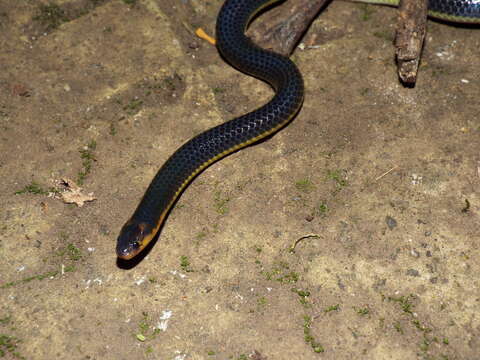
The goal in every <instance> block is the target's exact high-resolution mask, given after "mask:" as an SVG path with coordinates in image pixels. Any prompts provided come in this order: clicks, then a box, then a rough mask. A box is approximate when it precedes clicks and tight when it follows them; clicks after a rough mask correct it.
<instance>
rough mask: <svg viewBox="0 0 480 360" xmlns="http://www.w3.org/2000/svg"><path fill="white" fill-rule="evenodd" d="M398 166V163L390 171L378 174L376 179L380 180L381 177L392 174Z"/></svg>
mask: <svg viewBox="0 0 480 360" xmlns="http://www.w3.org/2000/svg"><path fill="white" fill-rule="evenodd" d="M397 167H398V165H395V166H394V167H392V168H391V169H390V170H388V171H385V172H384V173H383V174H382V175H380V176H378V177H377V178H376V179H375V181H378V180H380V179H381V178H383V177H384V176H386V175H388V174H390V173H391V172H392V171H393V170H395V169H396V168H397Z"/></svg>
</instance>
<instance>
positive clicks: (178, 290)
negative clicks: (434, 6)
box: [0, 0, 480, 360]
mask: <svg viewBox="0 0 480 360" xmlns="http://www.w3.org/2000/svg"><path fill="white" fill-rule="evenodd" d="M221 3H222V1H220V0H215V1H209V2H207V1H200V0H195V1H177V0H175V1H174V0H168V1H166V0H138V1H133V0H128V1H126V0H124V1H121V0H103V1H102V0H96V1H94V0H76V1H71V0H63V1H61V0H57V1H55V2H53V3H46V2H43V1H39V0H17V1H1V2H0V48H1V53H0V68H1V72H0V95H1V97H0V127H1V140H0V177H1V185H0V186H1V188H0V190H1V191H0V203H1V208H0V219H1V222H0V259H1V260H0V356H2V355H3V357H5V358H6V359H15V358H25V359H116V360H119V359H175V360H182V359H185V360H187V359H234V360H237V359H240V360H241V359H248V358H251V359H256V360H261V359H269V360H272V359H279V360H282V359H307V360H310V359H399V360H400V359H402V360H403V359H450V360H451V359H470V360H474V359H479V354H480V290H479V277H478V274H479V273H480V253H479V248H480V245H479V243H480V194H479V190H478V189H479V185H480V174H479V171H480V170H479V167H480V154H479V141H480V120H479V119H480V105H479V99H480V98H479V94H480V56H479V49H480V32H479V31H480V29H478V28H459V27H454V26H450V25H447V24H440V23H435V22H429V24H428V26H429V27H428V35H427V42H426V46H425V49H424V55H423V61H422V65H421V68H420V76H419V80H418V83H417V86H416V87H415V88H414V89H406V88H403V87H402V86H401V85H400V84H399V83H398V80H397V76H396V71H395V64H394V59H393V51H394V49H393V46H392V38H393V33H394V23H395V16H396V12H395V9H392V8H385V7H378V6H363V5H356V4H351V3H341V2H334V3H332V4H331V5H330V6H329V7H328V9H327V10H326V11H324V12H323V13H322V14H321V16H320V17H319V18H318V19H317V20H316V22H315V23H314V24H313V26H312V28H311V29H310V31H309V33H308V35H307V36H306V37H305V39H304V44H305V48H304V50H301V49H297V50H296V52H295V54H294V56H293V60H294V61H295V62H296V63H297V64H298V66H299V68H300V70H301V71H302V73H303V74H304V78H305V85H306V98H305V103H304V106H303V109H302V111H301V113H300V114H299V116H298V117H297V118H296V119H295V120H294V121H293V122H292V123H291V124H290V125H289V126H288V127H287V128H285V129H284V130H282V131H281V132H280V133H279V134H277V135H276V136H274V137H272V138H271V139H269V140H267V141H265V142H263V143H261V144H259V145H256V146H252V147H249V148H247V149H244V150H242V151H239V152H237V153H235V154H234V155H232V156H230V157H228V158H226V159H224V160H222V161H220V162H218V163H216V164H214V165H213V166H211V167H210V168H209V169H207V170H206V171H205V172H204V173H202V174H201V175H200V176H199V177H197V178H196V179H195V181H194V182H193V183H192V184H191V186H190V187H188V189H187V190H186V191H185V192H184V194H183V195H182V197H181V198H180V200H179V201H178V203H177V205H176V207H175V208H174V209H173V211H172V212H171V214H170V216H169V217H168V220H167V222H166V224H165V226H164V227H163V229H162V232H161V235H160V237H159V240H158V241H157V243H156V244H155V246H154V247H153V248H152V249H151V251H150V253H149V254H148V256H147V257H145V258H144V259H143V260H142V261H141V262H139V263H138V264H137V265H136V266H134V267H132V266H125V264H121V263H118V262H117V259H116V256H115V251H114V248H115V242H116V237H117V235H118V232H119V230H120V228H121V226H122V225H123V223H124V222H125V221H126V220H127V219H128V217H129V216H130V215H131V213H132V212H133V210H134V209H135V207H136V205H137V204H138V201H139V199H140V197H141V196H142V195H143V192H144V190H145V188H146V186H147V185H148V183H149V182H150V180H151V179H152V177H153V175H154V174H155V172H156V171H157V170H158V168H159V167H160V165H161V164H162V163H163V162H164V161H165V160H166V159H167V158H168V156H169V155H170V154H171V153H172V152H173V151H174V150H175V149H176V148H177V147H178V146H180V145H181V144H182V143H184V142H185V141H186V140H188V139H189V138H191V137H192V136H193V135H195V134H198V133H199V132H201V131H203V130H205V129H207V128H209V127H211V126H213V125H215V124H219V123H221V122H223V121H226V120H228V119H230V118H232V117H234V116H237V115H240V114H243V113H245V112H247V111H249V110H252V109H254V108H255V107H257V106H259V105H261V104H263V103H265V102H266V101H268V99H269V97H270V96H271V94H272V92H271V90H270V88H269V87H268V86H267V85H265V84H263V83H261V82H259V81H257V80H255V79H252V78H250V77H248V76H244V75H243V74H241V73H239V72H237V71H236V70H234V69H232V68H231V67H230V66H229V65H227V64H226V63H225V62H224V61H223V60H222V59H221V58H220V57H219V56H218V54H217V51H216V49H215V48H214V47H213V46H212V45H210V44H209V43H207V42H206V41H204V40H201V39H198V38H197V37H196V36H195V35H194V33H193V31H194V29H195V28H197V27H202V28H204V29H205V30H206V31H207V32H208V33H210V34H212V35H213V32H214V23H215V18H216V14H217V12H218V9H219V7H220V6H221ZM52 4H54V5H56V6H53V5H52ZM42 5H44V6H43V7H42ZM45 5H48V7H45ZM268 15H269V14H268V13H267V14H265V16H262V17H260V19H259V20H258V21H257V23H260V22H262V20H263V19H268ZM254 26H255V25H254ZM382 175H383V176H382ZM62 178H68V179H71V180H73V181H75V182H76V183H77V184H78V185H80V186H81V187H82V188H83V189H82V191H83V192H84V194H89V193H93V196H94V197H95V198H96V200H95V201H92V202H86V203H85V204H84V205H83V206H82V207H78V206H77V205H75V204H66V203H64V202H63V201H62V199H60V193H58V192H59V191H60V192H61V191H63V189H62V187H61V185H60V184H59V181H60V179H62ZM16 192H19V193H18V194H16ZM52 192H53V193H52ZM292 246H294V252H290V251H289V249H290V248H291V247H292ZM255 350H256V352H254V351H255Z"/></svg>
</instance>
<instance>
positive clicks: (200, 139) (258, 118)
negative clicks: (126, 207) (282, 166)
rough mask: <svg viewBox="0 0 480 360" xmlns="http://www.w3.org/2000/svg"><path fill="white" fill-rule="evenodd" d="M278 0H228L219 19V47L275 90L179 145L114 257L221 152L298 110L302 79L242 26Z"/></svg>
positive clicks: (129, 252)
mask: <svg viewBox="0 0 480 360" xmlns="http://www.w3.org/2000/svg"><path fill="white" fill-rule="evenodd" d="M277 1H279V0H227V1H225V3H224V4H223V6H222V8H221V10H220V13H219V15H218V18H217V25H216V36H217V47H218V50H219V52H220V53H221V54H222V55H223V57H224V58H225V59H226V60H227V61H228V62H229V63H230V64H232V65H233V66H234V67H236V68H237V69H239V70H240V71H242V72H244V73H246V74H249V75H251V76H254V77H256V78H259V79H261V80H264V81H265V82H267V83H269V84H270V85H271V86H272V87H273V89H274V90H275V95H274V97H273V98H272V99H271V100H270V101H269V102H268V103H267V104H265V105H263V106H262V107H260V108H258V109H257V110H255V111H252V112H250V113H248V114H245V115H243V116H240V117H237V118H234V119H233V120H230V121H228V122H226V123H223V124H221V125H218V126H216V127H213V128H211V129H209V130H207V131H205V132H203V133H201V134H199V135H197V136H195V137H194V138H192V139H191V140H189V141H188V142H187V143H185V144H184V145H183V146H181V147H180V148H179V149H178V150H177V151H176V152H175V153H174V154H173V155H172V156H171V157H170V158H169V159H168V160H167V161H166V162H165V164H164V165H163V166H162V167H161V168H160V170H159V171H158V173H157V174H156V175H155V177H154V179H153V180H152V182H151V183H150V186H149V187H148V189H147V191H146V192H145V194H144V196H143V198H142V200H141V201H140V204H139V205H138V207H137V209H136V210H135V212H134V214H133V215H132V217H131V218H130V219H129V220H128V221H127V222H126V223H125V225H124V226H123V228H122V230H121V231H120V235H119V236H118V239H117V249H116V250H117V256H118V257H119V258H121V259H126V260H129V259H131V258H133V257H134V256H136V255H137V254H139V253H140V252H141V251H142V250H143V249H144V248H145V247H146V246H147V244H149V243H150V241H151V240H152V239H153V238H154V237H155V235H156V234H157V232H158V230H159V229H160V226H161V224H162V223H163V221H164V220H165V217H166V216H167V214H168V211H169V210H170V208H171V207H172V205H173V204H174V203H175V200H176V199H177V198H178V196H179V195H180V194H181V192H182V191H183V190H184V189H185V187H186V186H187V185H188V184H189V183H190V181H191V180H192V179H193V178H194V177H195V176H196V175H197V174H198V173H200V172H201V171H202V170H204V169H205V168H206V167H207V166H209V165H210V164H212V163H213V162H215V161H217V160H219V159H221V158H223V157H224V156H226V155H228V154H230V153H232V152H234V151H236V150H238V149H241V148H243V147H245V146H247V145H250V144H253V143H255V142H257V141H258V140H260V139H263V138H265V137H266V136H268V135H270V134H273V133H274V132H276V131H278V130H279V129H280V128H282V127H283V126H285V125H286V124H287V123H288V122H289V121H290V120H291V119H292V118H293V117H294V116H295V115H296V114H297V112H298V111H299V110H300V108H301V106H302V102H303V93H304V86H303V79H302V76H301V74H300V71H299V70H298V68H297V67H296V65H295V64H294V63H293V62H292V61H291V60H290V59H288V58H286V57H284V56H282V55H279V54H276V53H274V52H271V51H267V50H264V49H261V48H260V47H258V46H256V45H255V44H254V43H253V42H252V41H251V40H250V39H249V38H248V37H247V36H246V35H245V30H246V28H247V26H248V24H249V22H250V20H251V19H252V17H253V16H255V14H257V13H258V12H259V11H260V10H261V9H263V8H264V7H266V6H268V5H270V4H272V3H275V2H277Z"/></svg>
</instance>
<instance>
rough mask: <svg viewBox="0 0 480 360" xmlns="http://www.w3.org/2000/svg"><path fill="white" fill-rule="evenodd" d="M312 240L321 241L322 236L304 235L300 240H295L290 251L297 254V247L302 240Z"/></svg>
mask: <svg viewBox="0 0 480 360" xmlns="http://www.w3.org/2000/svg"><path fill="white" fill-rule="evenodd" d="M310 238H316V239H319V238H320V235H317V234H308V235H304V236H302V237H300V238H298V239H297V240H295V242H294V243H293V244H292V246H290V249H289V250H288V251H289V252H290V253H294V252H295V247H296V246H297V244H298V243H299V242H300V241H302V240H305V239H310Z"/></svg>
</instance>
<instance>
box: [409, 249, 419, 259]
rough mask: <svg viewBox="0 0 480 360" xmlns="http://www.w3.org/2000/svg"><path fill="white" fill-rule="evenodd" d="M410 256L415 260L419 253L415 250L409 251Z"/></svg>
mask: <svg viewBox="0 0 480 360" xmlns="http://www.w3.org/2000/svg"><path fill="white" fill-rule="evenodd" d="M410 255H412V256H413V257H416V258H418V257H420V253H419V252H418V251H417V250H415V249H412V250H410Z"/></svg>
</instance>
